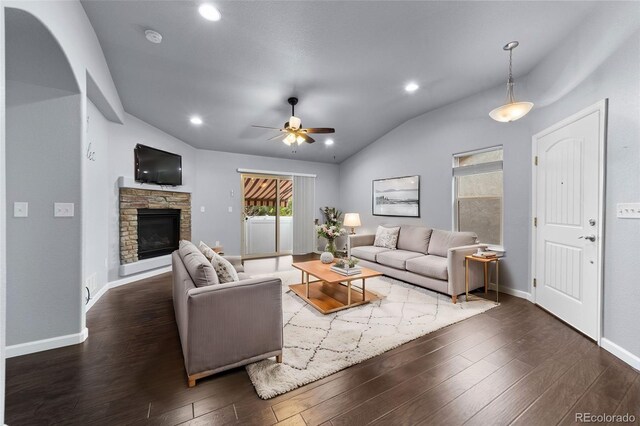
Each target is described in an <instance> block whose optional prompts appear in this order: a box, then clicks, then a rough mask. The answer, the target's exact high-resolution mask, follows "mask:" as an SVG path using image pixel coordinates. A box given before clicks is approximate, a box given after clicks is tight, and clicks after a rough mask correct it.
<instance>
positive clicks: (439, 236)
mask: <svg viewBox="0 0 640 426" xmlns="http://www.w3.org/2000/svg"><path fill="white" fill-rule="evenodd" d="M477 241H478V236H477V235H476V234H475V233H473V232H451V231H443V230H442V229H434V230H433V232H432V233H431V239H430V241H429V250H428V253H429V254H432V255H434V256H442V257H447V255H448V254H447V253H448V251H449V249H450V248H452V247H460V246H468V245H471V244H476V242H477Z"/></svg>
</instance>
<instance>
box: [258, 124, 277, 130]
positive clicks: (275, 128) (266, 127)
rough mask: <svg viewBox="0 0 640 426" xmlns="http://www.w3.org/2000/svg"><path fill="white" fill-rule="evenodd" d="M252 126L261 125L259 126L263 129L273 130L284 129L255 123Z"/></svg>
mask: <svg viewBox="0 0 640 426" xmlns="http://www.w3.org/2000/svg"><path fill="white" fill-rule="evenodd" d="M251 127H259V128H261V129H271V130H283V129H281V128H279V127H269V126H256V125H255V124H254V125H252V126H251Z"/></svg>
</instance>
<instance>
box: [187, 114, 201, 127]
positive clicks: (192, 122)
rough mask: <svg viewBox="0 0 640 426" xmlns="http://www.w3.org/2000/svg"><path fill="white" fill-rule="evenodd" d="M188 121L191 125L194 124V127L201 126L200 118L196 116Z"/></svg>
mask: <svg viewBox="0 0 640 426" xmlns="http://www.w3.org/2000/svg"><path fill="white" fill-rule="evenodd" d="M189 121H190V122H191V124H195V125H196V126H199V125H201V124H202V118H200V117H198V116H197V115H194V116H193V117H191V118H190V119H189Z"/></svg>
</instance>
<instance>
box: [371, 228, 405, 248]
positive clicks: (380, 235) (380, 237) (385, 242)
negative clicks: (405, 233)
mask: <svg viewBox="0 0 640 426" xmlns="http://www.w3.org/2000/svg"><path fill="white" fill-rule="evenodd" d="M399 233H400V227H399V226H396V227H393V228H385V227H384V226H378V230H377V231H376V239H375V241H374V242H373V245H374V246H375V247H384V248H388V249H391V250H395V249H396V245H397V244H398V234H399Z"/></svg>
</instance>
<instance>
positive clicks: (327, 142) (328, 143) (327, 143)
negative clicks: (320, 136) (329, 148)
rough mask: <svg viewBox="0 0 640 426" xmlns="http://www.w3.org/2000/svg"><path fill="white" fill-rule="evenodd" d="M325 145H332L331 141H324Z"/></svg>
mask: <svg viewBox="0 0 640 426" xmlns="http://www.w3.org/2000/svg"><path fill="white" fill-rule="evenodd" d="M324 144H325V145H333V139H327V140H326V141H324Z"/></svg>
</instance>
